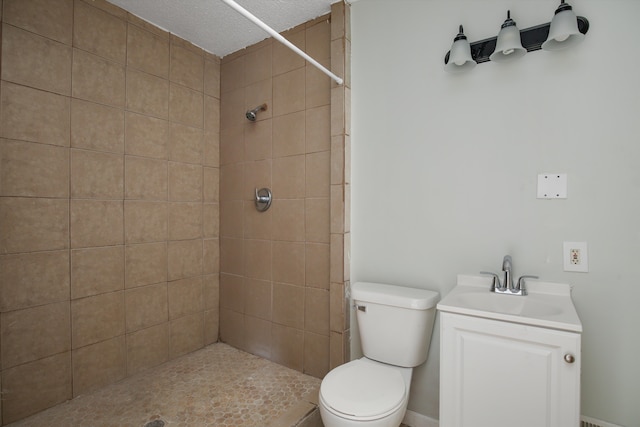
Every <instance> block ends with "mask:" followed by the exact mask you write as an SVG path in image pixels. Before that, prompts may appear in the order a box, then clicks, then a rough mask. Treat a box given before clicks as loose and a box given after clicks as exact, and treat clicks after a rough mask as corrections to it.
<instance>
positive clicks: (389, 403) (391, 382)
mask: <svg viewBox="0 0 640 427" xmlns="http://www.w3.org/2000/svg"><path fill="white" fill-rule="evenodd" d="M406 397H407V386H406V384H405V381H404V379H403V377H402V375H401V374H400V372H398V371H397V370H396V369H394V368H391V367H389V366H386V365H384V364H382V363H378V362H373V361H370V360H367V359H358V360H354V361H352V362H349V363H347V364H344V365H341V366H339V367H337V368H335V369H334V370H332V371H331V372H329V373H328V374H327V376H325V378H324V380H322V384H321V386H320V399H321V400H322V401H323V403H324V405H325V407H326V408H327V409H328V410H330V411H332V412H334V413H335V414H336V415H338V416H341V417H343V418H348V419H352V420H360V421H366V420H375V419H378V418H384V417H386V416H387V415H389V414H391V413H393V412H395V411H397V410H398V408H400V407H401V406H403V404H404V403H405V399H406Z"/></svg>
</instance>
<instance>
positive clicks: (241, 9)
mask: <svg viewBox="0 0 640 427" xmlns="http://www.w3.org/2000/svg"><path fill="white" fill-rule="evenodd" d="M222 1H223V2H225V3H226V4H228V5H229V6H230V7H232V8H233V9H234V10H236V11H237V12H238V13H240V14H241V15H242V16H244V17H245V18H247V19H248V20H249V21H251V22H253V23H254V24H256V25H257V26H258V27H260V28H262V29H263V30H265V31H266V32H267V33H269V34H270V35H271V36H272V37H273V38H274V39H276V40H278V41H279V42H280V43H282V44H283V45H285V46H287V47H288V48H289V49H291V50H292V51H294V52H295V53H297V54H298V55H300V56H302V57H303V58H304V59H306V60H307V61H309V62H310V63H311V64H312V65H313V66H315V67H316V68H317V69H318V70H320V71H322V72H323V73H325V74H326V75H327V76H329V77H331V78H332V79H333V80H335V82H336V83H338V84H339V85H341V84H342V83H343V80H342V79H341V78H340V77H338V76H336V75H335V74H333V73H332V72H331V71H329V70H327V69H326V68H325V67H324V66H323V65H322V64H320V63H319V62H318V61H316V60H315V59H313V58H312V57H310V56H309V55H307V54H306V53H305V52H304V51H302V50H300V49H299V48H298V46H296V45H294V44H293V43H291V42H290V41H289V40H287V39H285V38H284V37H282V36H281V35H280V33H278V32H277V31H276V30H274V29H273V28H271V27H270V26H268V25H267V24H265V23H264V22H262V21H261V20H260V19H259V18H257V17H256V16H255V15H254V14H252V13H251V12H249V11H248V10H247V9H245V8H244V7H242V6H240V5H239V4H238V3H236V2H235V1H234V0H222Z"/></svg>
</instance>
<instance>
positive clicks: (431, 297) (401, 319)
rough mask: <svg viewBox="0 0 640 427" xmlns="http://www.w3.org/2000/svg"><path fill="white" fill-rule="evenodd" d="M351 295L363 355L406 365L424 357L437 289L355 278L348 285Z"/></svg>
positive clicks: (431, 324)
mask: <svg viewBox="0 0 640 427" xmlns="http://www.w3.org/2000/svg"><path fill="white" fill-rule="evenodd" d="M351 298H352V299H353V302H354V305H355V306H356V318H357V319H358V330H359V331H360V341H361V344H362V351H363V353H364V355H365V356H366V357H367V358H369V359H373V360H377V361H379V362H383V363H388V364H391V365H395V366H402V367H407V368H409V367H414V366H418V365H420V364H422V363H424V361H425V360H427V352H428V351H429V344H430V343H431V333H432V331H433V323H434V320H435V316H436V303H437V302H438V300H439V294H438V293H437V292H434V291H429V290H426V289H418V288H407V287H404V286H394V285H386V284H382V283H370V282H357V283H354V284H352V285H351Z"/></svg>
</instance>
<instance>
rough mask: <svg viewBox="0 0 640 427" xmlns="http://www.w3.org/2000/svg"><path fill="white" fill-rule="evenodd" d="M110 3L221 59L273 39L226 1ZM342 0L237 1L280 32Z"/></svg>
mask: <svg viewBox="0 0 640 427" xmlns="http://www.w3.org/2000/svg"><path fill="white" fill-rule="evenodd" d="M108 1H109V2H111V3H113V4H115V5H118V6H120V7H121V8H123V9H125V10H127V11H129V12H131V13H133V14H134V15H136V16H138V17H140V18H142V19H144V20H145V21H148V22H151V23H152V24H154V25H156V26H158V27H160V28H162V29H164V30H166V31H169V32H171V33H173V34H175V35H177V36H179V37H181V38H183V39H185V40H188V41H190V42H191V43H193V44H195V45H197V46H199V47H201V48H203V49H205V50H206V51H208V52H211V53H213V54H215V55H218V56H220V57H223V56H225V55H228V54H230V53H232V52H235V51H237V50H240V49H242V48H245V47H247V46H251V45H252V44H254V43H257V42H259V41H261V40H263V39H265V38H267V37H269V35H268V34H267V33H266V32H265V31H263V30H262V29H260V28H258V27H257V26H256V25H255V24H253V23H252V22H250V21H249V20H248V19H247V18H245V17H244V16H242V15H240V14H239V13H238V12H236V11H235V10H233V9H232V8H231V7H229V6H228V5H226V4H225V3H224V2H222V0H108ZM338 1H340V0H236V2H237V3H238V4H239V5H241V6H242V7H244V8H245V9H247V10H248V11H249V12H251V13H252V14H253V15H255V16H256V17H258V18H259V19H260V20H262V21H263V22H264V23H266V24H267V25H268V26H270V27H271V28H273V29H275V30H276V31H278V32H280V31H284V30H287V29H289V28H292V27H295V26H296V25H298V24H302V23H303V22H307V21H309V20H311V19H313V18H316V17H318V16H321V15H324V14H326V13H329V12H330V10H331V3H336V2H338Z"/></svg>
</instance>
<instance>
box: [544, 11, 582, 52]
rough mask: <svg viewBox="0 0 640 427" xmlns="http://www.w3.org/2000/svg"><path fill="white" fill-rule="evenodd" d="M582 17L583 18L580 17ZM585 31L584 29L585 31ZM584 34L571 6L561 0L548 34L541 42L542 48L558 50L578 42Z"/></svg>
mask: <svg viewBox="0 0 640 427" xmlns="http://www.w3.org/2000/svg"><path fill="white" fill-rule="evenodd" d="M582 19H584V18H582ZM587 28H588V23H587ZM585 33H586V31H585ZM583 39H584V34H583V33H582V32H580V29H579V28H578V18H577V17H576V14H575V13H574V12H573V8H572V7H571V6H570V5H568V4H567V3H565V2H564V0H562V1H561V2H560V6H558V8H557V9H556V13H555V14H554V15H553V19H552V20H551V27H550V28H549V36H548V37H547V41H545V42H544V43H542V49H544V50H560V49H565V48H567V47H570V46H573V45H575V44H578V43H580V42H581V41H582V40H583Z"/></svg>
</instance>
